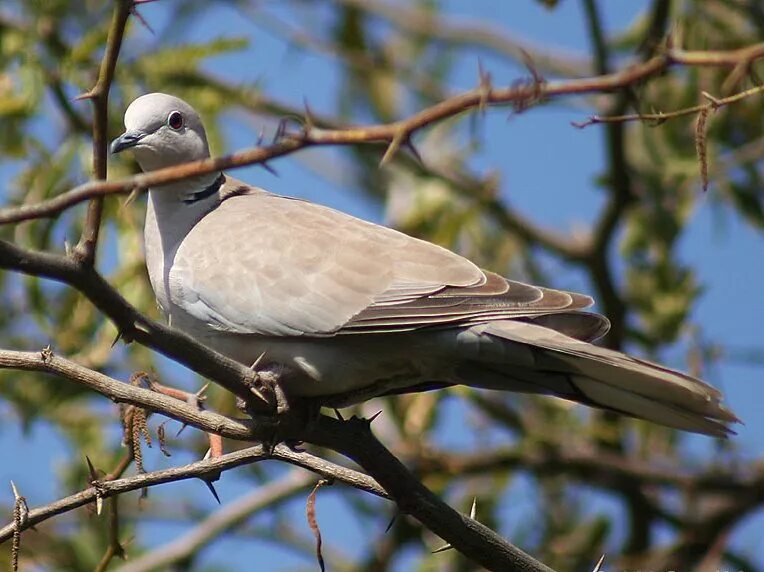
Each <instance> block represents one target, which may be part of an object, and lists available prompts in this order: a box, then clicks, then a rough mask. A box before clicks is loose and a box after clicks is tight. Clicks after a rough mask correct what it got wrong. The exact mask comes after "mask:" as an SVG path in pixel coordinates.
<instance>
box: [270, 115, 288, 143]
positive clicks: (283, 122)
mask: <svg viewBox="0 0 764 572" xmlns="http://www.w3.org/2000/svg"><path fill="white" fill-rule="evenodd" d="M288 121H289V120H288V119H287V118H286V117H284V118H282V119H280V120H279V124H278V126H277V127H276V132H275V133H274V134H273V140H272V141H271V143H273V144H274V145H275V144H276V143H278V142H279V141H281V139H283V137H284V135H286V130H287V122H288Z"/></svg>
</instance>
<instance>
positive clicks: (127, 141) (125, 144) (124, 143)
mask: <svg viewBox="0 0 764 572" xmlns="http://www.w3.org/2000/svg"><path fill="white" fill-rule="evenodd" d="M145 136H146V133H140V132H138V131H127V132H126V133H123V134H122V135H120V136H119V137H117V138H116V139H115V140H114V141H112V142H111V146H110V147H109V150H110V151H111V154H112V155H115V154H117V153H119V152H120V151H124V150H125V149H129V148H130V147H135V146H136V145H137V144H138V142H139V141H140V140H141V139H143V138H144V137H145Z"/></svg>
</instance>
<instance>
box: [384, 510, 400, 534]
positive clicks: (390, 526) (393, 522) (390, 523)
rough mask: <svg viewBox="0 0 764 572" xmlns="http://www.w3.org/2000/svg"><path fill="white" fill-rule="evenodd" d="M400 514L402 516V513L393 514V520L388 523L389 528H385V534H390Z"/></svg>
mask: <svg viewBox="0 0 764 572" xmlns="http://www.w3.org/2000/svg"><path fill="white" fill-rule="evenodd" d="M398 514H400V513H398V512H397V511H396V512H395V513H394V514H393V518H391V519H390V522H388V523H387V526H386V527H385V534H387V533H388V532H390V529H391V528H392V527H393V525H394V524H395V521H396V520H398Z"/></svg>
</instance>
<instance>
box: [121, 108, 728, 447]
mask: <svg viewBox="0 0 764 572" xmlns="http://www.w3.org/2000/svg"><path fill="white" fill-rule="evenodd" d="M125 126H126V128H127V132H126V133H125V134H124V135H123V136H122V137H120V138H119V139H117V140H115V141H114V143H113V144H112V151H113V152H119V151H121V150H123V149H126V148H132V149H133V150H134V151H135V154H136V158H137V159H138V161H139V163H140V164H141V166H142V167H143V168H144V169H152V168H158V167H163V166H169V165H172V164H177V163H179V162H184V161H192V160H195V159H201V158H204V157H207V156H209V151H208V149H207V143H206V136H205V135H204V128H203V127H202V123H201V120H200V119H199V117H198V115H197V114H196V112H195V111H194V110H193V109H192V108H191V107H190V106H189V105H188V104H186V103H185V102H183V101H181V100H179V99H177V98H174V97H172V96H168V95H164V94H150V95H147V96H144V97H142V98H139V99H137V100H136V101H135V102H133V103H132V104H131V105H130V107H129V109H128V111H127V113H126V118H125ZM169 149H171V151H170V150H169ZM145 238H146V257H147V266H148V269H149V276H150V278H151V282H152V286H153V288H154V291H155V293H156V295H157V300H158V302H159V304H160V306H161V307H162V309H163V311H164V312H165V314H167V316H168V317H169V319H170V322H171V324H172V325H173V326H175V327H177V328H179V329H182V330H184V331H186V332H187V333H189V334H191V335H192V336H194V337H196V338H198V339H200V340H201V341H203V342H204V343H207V344H209V345H210V346H212V347H214V348H215V349H217V350H218V351H221V352H223V353H225V354H227V355H229V356H231V357H233V358H234V359H237V360H239V361H242V362H243V363H246V364H250V363H252V362H253V361H254V360H255V359H256V358H257V357H258V356H259V355H260V354H261V353H263V352H265V358H264V361H263V362H261V365H265V366H268V365H270V366H272V367H276V366H279V367H281V366H283V369H282V383H283V385H284V388H285V390H286V391H287V392H291V393H294V394H299V395H307V396H320V397H322V399H323V401H324V402H325V403H327V404H333V405H344V404H348V403H353V402H358V401H360V400H363V399H367V398H370V397H373V396H375V395H381V394H385V393H395V392H404V391H409V390H416V389H422V388H428V387H435V386H444V385H452V384H458V383H465V384H468V385H472V386H476V387H484V388H491V389H502V390H510V391H521V392H526V393H541V394H552V395H559V396H561V397H565V398H567V399H571V400H574V401H578V402H581V403H585V404H588V405H592V406H596V407H601V408H605V409H611V410H614V411H619V412H621V413H625V414H628V415H632V416H635V417H640V418H644V419H648V420H651V421H655V422H657V423H661V424H664V425H669V426H672V427H677V428H680V429H684V430H688V431H695V432H700V433H706V434H710V435H718V436H722V435H725V434H726V433H727V432H728V431H729V429H728V427H727V425H728V423H731V422H734V421H736V418H735V416H734V415H732V414H731V413H730V412H729V411H728V410H726V409H725V408H724V407H723V406H722V405H721V404H720V400H721V395H720V394H719V392H718V391H716V390H715V389H714V388H712V387H710V386H708V385H707V384H705V383H703V382H701V381H699V380H697V379H694V378H692V377H690V376H687V375H685V374H682V373H680V372H676V371H673V370H670V369H667V368H664V367H662V366H660V365H657V364H653V363H649V362H646V361H643V360H638V359H636V358H631V357H629V356H626V355H624V354H621V353H618V352H614V351H610V350H607V349H604V348H600V347H597V346H594V345H592V344H591V343H589V342H591V341H593V340H595V339H596V338H598V337H600V336H602V335H603V334H604V333H605V332H606V331H607V329H608V322H607V319H606V318H604V317H603V316H600V315H598V314H594V313H588V312H585V311H583V310H584V309H585V308H587V307H588V306H590V305H591V303H592V300H591V299H590V298H589V297H588V296H584V295H581V294H575V293H569V292H562V291H558V290H552V289H547V288H541V287H537V286H531V285H528V284H523V283H520V282H514V281H511V280H507V279H504V278H502V277H500V276H498V275H496V274H493V273H490V272H486V271H483V270H480V269H479V268H478V267H476V266H475V265H474V264H473V263H471V262H470V261H468V260H467V259H465V258H462V257H461V256H458V255H457V254H454V253H452V252H450V251H448V250H446V249H443V248H441V247H439V246H436V245H433V244H430V243H428V242H425V241H421V240H418V239H415V238H412V237H409V236H407V235H405V234H402V233H400V232H397V231H395V230H392V229H389V228H386V227H382V226H378V225H375V224H371V223H368V222H365V221H362V220H359V219H356V218H353V217H351V216H349V215H346V214H343V213H341V212H338V211H335V210H332V209H329V208H327V207H323V206H319V205H315V204H312V203H309V202H305V201H302V200H299V199H293V198H288V197H281V196H278V195H273V194H270V193H267V192H266V191H263V190H261V189H257V188H255V187H251V186H249V185H246V184H244V183H242V182H240V181H237V180H235V179H233V178H231V177H228V176H227V175H226V176H222V177H221V176H220V174H219V173H213V174H211V175H207V176H204V177H199V178H197V179H194V180H191V181H181V182H179V183H174V184H171V185H167V186H166V187H163V188H158V189H151V190H150V193H149V208H148V213H147V219H146V231H145Z"/></svg>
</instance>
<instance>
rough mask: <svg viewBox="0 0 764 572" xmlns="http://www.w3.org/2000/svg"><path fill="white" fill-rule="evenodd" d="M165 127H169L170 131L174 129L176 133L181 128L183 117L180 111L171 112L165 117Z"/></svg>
mask: <svg viewBox="0 0 764 572" xmlns="http://www.w3.org/2000/svg"><path fill="white" fill-rule="evenodd" d="M167 125H169V126H170V129H175V130H176V131H177V130H178V129H180V128H181V127H183V115H182V114H181V113H180V111H173V112H171V113H170V115H168V116H167Z"/></svg>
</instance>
